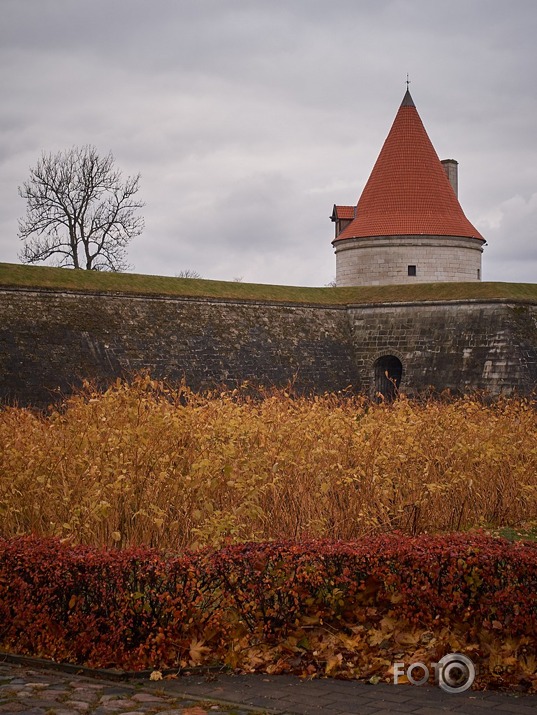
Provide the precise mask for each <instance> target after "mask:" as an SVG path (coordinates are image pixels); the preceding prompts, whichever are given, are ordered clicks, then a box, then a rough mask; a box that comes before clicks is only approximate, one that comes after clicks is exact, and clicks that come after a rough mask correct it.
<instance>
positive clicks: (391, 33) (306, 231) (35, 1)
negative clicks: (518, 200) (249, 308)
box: [0, 0, 537, 285]
mask: <svg viewBox="0 0 537 715" xmlns="http://www.w3.org/2000/svg"><path fill="white" fill-rule="evenodd" d="M2 11H3V16H2V17H3V22H2V24H1V26H0V67H1V69H0V87H1V89H2V98H3V102H2V106H1V107H0V230H1V233H0V260H4V261H9V260H11V261H15V260H16V254H17V250H18V248H19V246H18V241H17V238H16V222H17V218H18V217H19V216H21V215H22V214H23V213H24V205H23V202H22V201H21V200H20V199H18V198H17V196H16V187H17V185H18V184H20V183H22V181H24V180H25V178H26V177H27V173H28V167H29V166H30V165H31V164H33V163H35V161H36V160H37V157H38V156H39V154H40V152H41V150H43V149H45V150H57V149H61V148H65V147H67V146H71V145H73V144H83V143H92V144H95V145H96V146H97V147H98V148H99V149H100V150H101V151H102V152H103V153H106V152H108V151H109V150H112V151H113V153H114V155H115V157H116V161H117V164H118V166H119V167H120V168H121V169H122V170H123V171H124V173H126V174H128V173H131V174H132V173H137V172H138V171H141V173H142V188H141V195H142V198H143V199H144V200H145V201H146V204H147V206H146V209H145V216H146V223H147V228H146V231H145V233H144V234H143V235H142V236H141V237H140V238H138V239H137V240H136V241H135V242H133V244H132V246H131V248H130V250H129V257H130V261H131V263H133V264H134V266H135V268H136V269H137V270H139V271H144V272H151V273H167V274H172V275H173V274H174V273H176V272H178V271H179V270H181V269H182V268H193V269H197V270H198V271H199V272H200V273H202V274H203V275H205V276H206V277H211V278H223V279H229V278H233V277H234V276H236V275H243V276H244V278H245V280H259V281H263V282H272V283H274V282H287V283H297V284H300V283H304V284H310V285H311V284H320V285H322V284H324V283H326V282H328V281H329V280H330V279H331V278H332V276H333V274H334V258H333V254H332V248H331V246H330V241H331V239H332V226H331V224H330V222H329V221H328V220H327V216H328V215H329V213H330V210H331V206H332V204H333V203H335V202H338V203H347V202H349V203H351V202H354V201H356V199H357V198H358V195H359V193H360V190H361V188H362V187H363V185H364V183H365V181H366V180H367V177H368V175H369V172H370V171H371V168H372V166H373V163H374V161H375V159H376V156H377V155H378V152H379V151H380V148H381V145H382V142H383V141H384V139H385V137H386V134H387V132H388V130H389V127H390V125H391V122H392V121H393V118H394V116H395V113H396V111H397V107H398V104H399V102H400V101H401V98H402V96H403V93H404V89H405V85H404V79H405V77H406V72H407V71H408V72H410V78H411V80H412V84H411V91H412V93H413V96H414V99H415V100H416V103H417V106H418V110H419V112H420V114H421V116H422V119H423V120H424V123H425V126H426V128H427V130H428V132H429V134H430V137H431V139H432V141H433V144H434V145H435V147H436V149H437V151H438V152H439V154H440V156H441V158H444V157H446V156H453V157H454V158H456V159H458V161H459V162H460V172H461V174H460V179H461V202H462V205H463V208H464V210H465V212H466V214H467V215H468V217H469V218H470V220H471V221H472V222H473V223H474V224H476V225H477V226H478V227H479V228H480V229H482V230H483V231H484V232H485V233H487V232H488V233H487V235H486V237H487V239H488V240H489V244H490V245H489V247H488V249H487V251H486V253H485V258H484V273H485V276H486V277H487V278H489V279H500V280H501V279H502V277H501V276H503V275H505V266H506V265H507V262H510V264H511V263H512V264H513V265H516V270H519V269H520V271H521V276H522V274H523V275H527V273H528V270H529V269H528V270H526V269H527V266H528V265H529V264H530V256H532V255H533V254H532V251H533V243H532V234H531V222H532V221H533V220H534V215H533V214H531V212H530V214H524V216H522V215H521V216H519V217H518V218H516V215H517V214H516V210H515V208H513V207H511V208H509V210H508V209H507V208H506V206H508V202H509V200H510V199H511V198H512V197H514V196H517V195H520V196H521V197H523V198H524V200H525V201H529V197H531V196H532V195H533V194H534V193H535V191H536V187H537V146H536V144H535V140H534V135H535V128H534V124H535V121H534V117H535V116H536V115H537V91H536V86H535V81H534V78H533V68H534V66H535V65H536V64H537V49H536V46H535V41H534V38H535V35H536V34H537V6H536V5H535V3H534V1H533V0H517V2H514V3H505V2H503V0H470V1H468V0H452V2H450V3H431V2H430V0H412V1H410V0H406V1H405V0H383V1H382V2H380V1H379V2H374V3H373V2H361V1H357V0H333V1H332V2H330V3H328V2H326V1H325V0H308V2H307V3H305V2H304V1H303V0H271V2H270V3H268V2H265V0H196V2H192V0H152V2H151V3H149V2H147V1H146V0H128V1H127V0H93V1H92V2H91V3H83V2H73V1H72V0H47V1H46V2H43V0H3V3H2ZM506 202H507V203H506ZM502 212H503V213H502ZM500 215H501V218H499V217H500ZM200 236H203V240H201V239H200ZM513 236H514V237H516V238H512V237H513ZM507 246H512V247H513V248H512V251H513V253H512V255H511V257H509V256H508V254H509V250H510V249H508V248H505V247H507ZM500 247H501V249H500ZM505 251H507V253H505ZM515 256H516V257H515ZM520 256H522V259H520V258H519V257H520ZM524 256H527V257H528V261H525V260H524V258H523V257H524ZM531 260H533V259H531ZM513 271H514V272H516V271H515V269H513ZM510 279H511V278H510ZM522 279H523V278H522V277H521V280H522Z"/></svg>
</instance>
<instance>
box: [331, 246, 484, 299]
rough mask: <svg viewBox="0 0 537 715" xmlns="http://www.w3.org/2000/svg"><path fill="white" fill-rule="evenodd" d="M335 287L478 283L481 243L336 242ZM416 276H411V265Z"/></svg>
mask: <svg viewBox="0 0 537 715" xmlns="http://www.w3.org/2000/svg"><path fill="white" fill-rule="evenodd" d="M334 246H335V250H336V284H337V285H338V286H341V287H345V286H361V285H391V284H394V283H436V282H438V281H452V282H459V281H477V280H480V278H481V255H482V250H483V249H482V241H479V240H478V239H474V238H464V237H460V238H456V237H449V236H441V237H438V236H389V237H382V236H376V237H374V238H349V239H345V240H343V241H336V242H335V243H334ZM410 265H412V266H415V267H416V275H415V276H409V275H408V266H410Z"/></svg>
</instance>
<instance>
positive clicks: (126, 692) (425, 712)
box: [0, 663, 537, 715]
mask: <svg viewBox="0 0 537 715" xmlns="http://www.w3.org/2000/svg"><path fill="white" fill-rule="evenodd" d="M157 713H160V714H161V715H249V714H250V713H258V714H259V713H265V714H267V715H268V714H269V713H272V714H274V715H316V714H318V713H324V714H325V715H388V714H393V713H403V714H406V713H410V714H413V715H441V714H445V713H458V715H489V713H491V714H492V715H537V696H533V695H523V694H514V693H498V692H475V691H467V692H465V693H461V694H459V695H450V694H448V693H444V692H443V691H442V690H441V689H440V688H437V687H433V686H425V687H421V688H418V687H413V686H409V685H401V686H397V687H396V686H393V685H388V684H379V685H366V684H364V683H358V682H351V681H343V680H333V679H322V680H310V681H304V680H300V679H299V678H295V677H292V676H283V675H280V676H269V675H262V674H256V675H220V674H219V675H212V674H208V675H205V676H202V675H190V676H180V677H178V678H177V679H172V680H162V681H157V682H151V681H149V680H144V681H140V680H136V681H128V682H119V683H118V682H111V681H109V680H102V679H100V680H98V679H94V678H88V677H81V676H77V675H72V674H66V673H63V672H61V671H52V670H41V669H36V668H28V667H24V666H20V665H13V664H8V663H0V714H2V715H6V714H7V715H86V714H87V715H156V714H157Z"/></svg>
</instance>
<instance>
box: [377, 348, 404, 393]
mask: <svg viewBox="0 0 537 715" xmlns="http://www.w3.org/2000/svg"><path fill="white" fill-rule="evenodd" d="M373 367H374V370H375V395H378V394H380V395H382V396H383V398H384V399H385V400H388V401H389V402H391V401H392V400H394V399H395V397H396V395H397V391H398V390H399V385H400V384H401V378H402V377H403V364H402V363H401V360H399V358H397V357H395V355H382V356H381V357H379V358H378V359H377V360H375V364H374V366H373Z"/></svg>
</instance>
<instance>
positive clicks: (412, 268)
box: [408, 266, 416, 276]
mask: <svg viewBox="0 0 537 715" xmlns="http://www.w3.org/2000/svg"><path fill="white" fill-rule="evenodd" d="M408 275H409V276H415V275H416V266H409V267H408Z"/></svg>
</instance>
